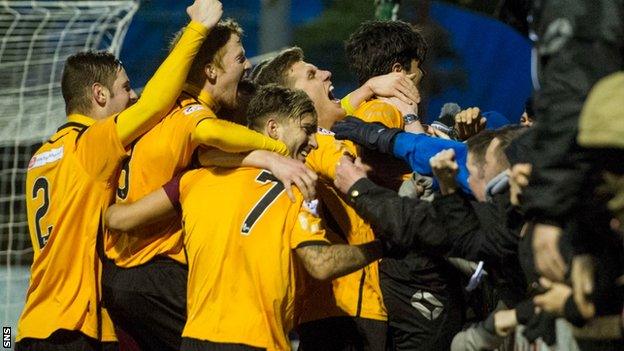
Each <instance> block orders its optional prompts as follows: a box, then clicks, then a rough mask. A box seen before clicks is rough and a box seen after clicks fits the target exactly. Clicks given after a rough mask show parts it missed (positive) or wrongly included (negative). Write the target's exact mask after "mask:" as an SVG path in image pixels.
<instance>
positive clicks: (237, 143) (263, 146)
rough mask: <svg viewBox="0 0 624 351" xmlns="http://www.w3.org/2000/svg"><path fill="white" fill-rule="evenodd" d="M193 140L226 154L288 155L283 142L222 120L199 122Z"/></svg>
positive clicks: (208, 119) (213, 119)
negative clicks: (264, 151) (269, 152)
mask: <svg viewBox="0 0 624 351" xmlns="http://www.w3.org/2000/svg"><path fill="white" fill-rule="evenodd" d="M193 139H194V140H195V141H196V142H197V143H199V144H202V145H206V146H212V147H216V148H218V149H221V150H223V151H226V152H236V153H238V152H248V151H253V150H267V151H272V152H277V153H280V154H282V155H284V156H287V155H288V148H287V147H286V145H285V144H284V143H283V142H281V141H279V140H275V139H272V138H270V137H268V136H265V135H262V134H260V133H258V132H256V131H253V130H251V129H249V128H247V127H244V126H242V125H239V124H236V123H232V122H229V121H226V120H222V119H216V118H206V119H203V120H201V121H200V122H199V123H198V124H197V127H195V131H194V133H193Z"/></svg>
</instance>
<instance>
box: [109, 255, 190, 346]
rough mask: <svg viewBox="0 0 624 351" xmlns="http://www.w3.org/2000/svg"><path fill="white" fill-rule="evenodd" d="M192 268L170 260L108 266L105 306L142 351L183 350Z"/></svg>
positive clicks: (158, 259) (159, 259)
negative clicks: (129, 265) (187, 290)
mask: <svg viewBox="0 0 624 351" xmlns="http://www.w3.org/2000/svg"><path fill="white" fill-rule="evenodd" d="M187 277H188V268H187V267H186V266H184V265H182V264H180V263H178V262H175V261H173V260H170V259H166V258H156V259H154V260H152V261H150V262H148V263H146V264H144V265H141V266H137V267H132V268H120V267H117V266H115V264H113V263H112V262H111V261H107V262H106V263H105V265H104V272H103V274H102V292H103V296H102V297H103V300H104V306H106V309H107V310H108V312H109V314H110V316H111V318H112V320H113V323H115V326H116V327H117V328H120V329H122V330H123V331H124V332H126V333H127V334H128V335H130V336H131V337H132V338H133V339H134V340H135V341H136V343H137V344H138V345H139V346H140V347H141V349H142V350H176V351H177V350H179V349H180V345H181V343H182V329H183V328H184V324H185V323H186V283H187Z"/></svg>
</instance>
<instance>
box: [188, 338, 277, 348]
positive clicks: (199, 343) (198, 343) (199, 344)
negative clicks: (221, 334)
mask: <svg viewBox="0 0 624 351" xmlns="http://www.w3.org/2000/svg"><path fill="white" fill-rule="evenodd" d="M180 350H181V351H262V350H266V349H263V348H259V347H253V346H249V345H243V344H230V343H219V342H212V341H206V340H197V339H193V338H182V347H181V348H180Z"/></svg>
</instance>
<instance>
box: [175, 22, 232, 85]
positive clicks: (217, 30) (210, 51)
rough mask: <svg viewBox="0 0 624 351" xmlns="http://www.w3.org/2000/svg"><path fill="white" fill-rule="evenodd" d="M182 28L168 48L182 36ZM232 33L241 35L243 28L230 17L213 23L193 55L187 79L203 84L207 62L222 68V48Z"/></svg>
mask: <svg viewBox="0 0 624 351" xmlns="http://www.w3.org/2000/svg"><path fill="white" fill-rule="evenodd" d="M183 31H184V29H182V30H180V31H179V32H178V33H177V34H176V35H175V37H174V38H173V40H172V41H171V44H170V46H169V49H170V50H171V49H173V47H174V46H175V45H176V44H177V43H178V41H179V40H180V38H181V37H182V32H183ZM232 35H238V36H239V37H242V36H243V28H241V26H240V25H239V24H238V23H237V22H236V21H234V20H233V19H231V18H227V19H225V20H222V21H219V23H217V25H215V26H214V27H213V28H212V29H211V30H210V32H209V33H208V36H207V37H206V39H205V40H204V42H203V43H202V45H201V47H200V48H199V52H198V53H197V55H196V56H195V60H193V64H192V65H191V69H190V70H189V74H188V79H187V80H188V81H190V82H194V83H197V84H203V82H204V80H205V79H206V76H205V74H204V73H203V72H204V67H206V65H207V64H211V63H212V64H214V65H215V66H217V67H219V68H223V67H222V66H221V65H222V61H221V60H222V59H223V54H224V52H223V48H224V47H225V44H227V42H228V41H229V40H230V37H231V36H232Z"/></svg>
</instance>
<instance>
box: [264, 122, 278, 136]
mask: <svg viewBox="0 0 624 351" xmlns="http://www.w3.org/2000/svg"><path fill="white" fill-rule="evenodd" d="M265 128H266V131H267V135H268V136H270V137H271V138H273V139H276V140H277V139H279V129H280V125H279V123H277V121H276V120H275V119H273V118H269V119H268V120H267V122H266V127H265Z"/></svg>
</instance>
